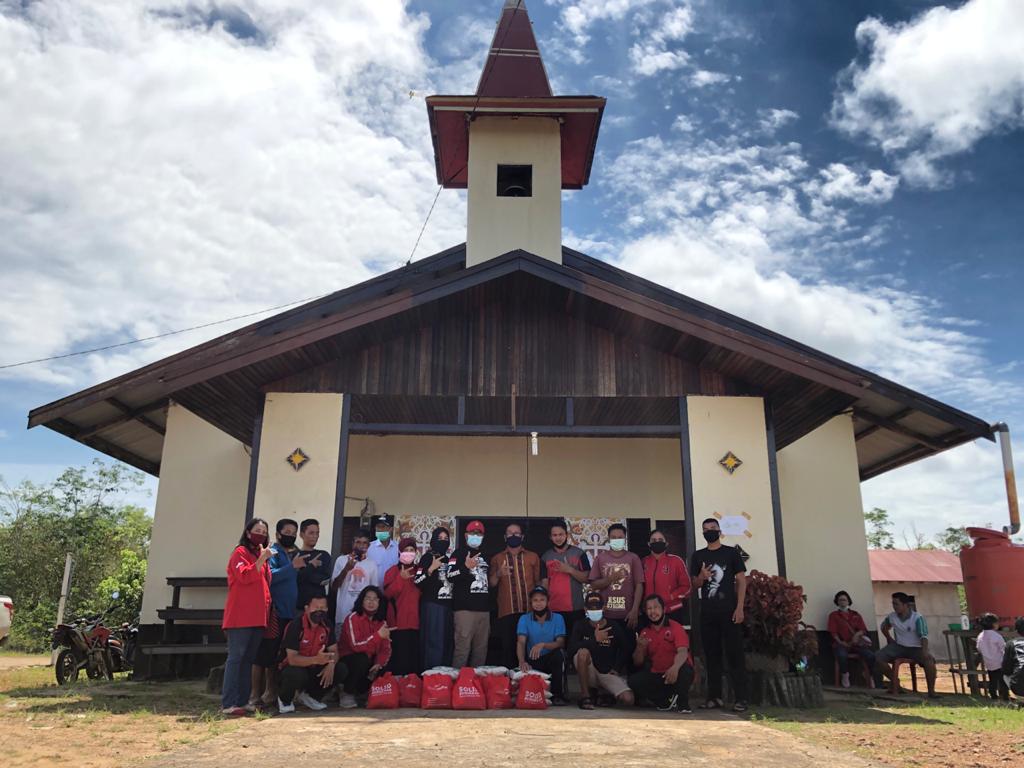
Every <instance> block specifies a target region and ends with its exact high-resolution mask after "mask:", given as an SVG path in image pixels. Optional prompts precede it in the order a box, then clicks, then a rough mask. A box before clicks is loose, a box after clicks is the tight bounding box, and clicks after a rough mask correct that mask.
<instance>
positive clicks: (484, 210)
mask: <svg viewBox="0 0 1024 768" xmlns="http://www.w3.org/2000/svg"><path fill="white" fill-rule="evenodd" d="M604 106H605V100H604V99H603V98H600V97H596V96H554V95H552V93H551V85H550V84H549V82H548V76H547V71H546V70H545V68H544V61H543V60H542V59H541V55H540V51H539V49H538V48H537V40H536V38H535V37H534V34H533V25H532V23H531V22H530V17H529V15H528V13H527V10H526V1H525V0H505V6H504V7H503V8H502V11H501V18H499V20H498V25H497V28H496V29H495V32H494V40H493V41H492V43H491V48H490V50H489V51H488V54H487V62H486V63H485V64H484V69H483V72H482V73H481V75H480V82H479V83H478V85H477V89H476V93H475V94H474V95H471V96H430V97H428V98H427V114H428V116H429V118H430V130H431V135H432V138H433V141H434V162H435V166H436V169H437V180H438V183H439V184H441V185H442V186H443V187H445V188H448V189H466V190H467V191H468V205H467V218H468V221H467V226H466V266H467V267H472V266H475V265H477V264H480V263H482V262H485V261H487V260H489V259H493V258H494V257H496V256H500V255H501V254H503V253H507V252H509V251H513V250H516V249H522V250H524V251H529V252H530V253H533V254H535V255H537V256H541V257H543V258H545V259H550V260H551V261H554V262H557V263H559V264H560V263H561V262H562V190H563V189H582V188H583V185H584V184H586V183H587V182H588V181H589V180H590V166H591V164H592V163H593V159H594V148H595V146H596V144H597V133H598V129H599V127H600V124H601V116H602V114H603V113H604Z"/></svg>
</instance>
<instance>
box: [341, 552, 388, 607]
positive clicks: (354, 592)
mask: <svg viewBox="0 0 1024 768" xmlns="http://www.w3.org/2000/svg"><path fill="white" fill-rule="evenodd" d="M350 557H351V555H341V557H339V558H338V559H337V560H335V561H334V572H333V573H332V574H331V581H334V580H335V579H336V578H338V576H339V575H340V574H341V572H342V571H343V570H345V566H346V565H347V564H348V561H349V558H350ZM377 582H378V579H377V564H376V563H375V562H373V560H370V559H368V558H367V559H364V560H361V561H360V562H358V563H356V564H355V565H354V566H352V570H351V571H349V572H348V576H346V577H345V580H344V581H343V582H341V588H340V589H339V590H338V597H337V603H336V605H337V612H336V613H335V615H334V623H335V624H341V622H343V621H344V620H345V617H346V616H348V615H349V614H350V613H352V608H353V606H355V604H356V598H357V597H359V593H360V592H362V591H363V590H364V589H365V588H366V587H368V586H370V585H371V584H377ZM377 585H378V586H380V585H379V584H377Z"/></svg>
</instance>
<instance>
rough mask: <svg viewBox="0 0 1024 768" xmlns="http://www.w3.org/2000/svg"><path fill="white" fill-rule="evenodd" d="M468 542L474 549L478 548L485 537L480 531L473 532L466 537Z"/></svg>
mask: <svg viewBox="0 0 1024 768" xmlns="http://www.w3.org/2000/svg"><path fill="white" fill-rule="evenodd" d="M466 543H467V544H469V546H471V547H472V548H473V549H476V548H477V547H479V546H480V545H481V544H483V543H484V537H483V536H481V535H480V534H479V533H471V534H469V535H468V536H467V537H466Z"/></svg>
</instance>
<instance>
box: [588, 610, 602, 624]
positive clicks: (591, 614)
mask: <svg viewBox="0 0 1024 768" xmlns="http://www.w3.org/2000/svg"><path fill="white" fill-rule="evenodd" d="M587 618H588V619H590V620H591V621H592V622H594V623H595V624H596V623H597V622H599V621H600V620H601V619H603V618H604V611H600V610H598V611H587Z"/></svg>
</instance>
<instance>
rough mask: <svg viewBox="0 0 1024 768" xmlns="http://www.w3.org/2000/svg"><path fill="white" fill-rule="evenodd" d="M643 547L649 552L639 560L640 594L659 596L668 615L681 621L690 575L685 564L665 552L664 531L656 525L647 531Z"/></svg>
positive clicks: (683, 616) (679, 558)
mask: <svg viewBox="0 0 1024 768" xmlns="http://www.w3.org/2000/svg"><path fill="white" fill-rule="evenodd" d="M647 546H648V547H649V548H650V550H651V554H649V555H648V556H647V557H645V558H644V559H643V564H644V597H650V596H651V595H657V596H658V597H660V598H661V600H662V602H663V603H664V604H665V612H666V613H667V614H668V616H669V618H670V619H672V620H673V621H676V622H678V623H680V624H682V623H683V621H684V620H685V618H686V616H685V614H684V613H683V607H684V605H685V601H686V599H687V597H688V596H689V594H690V574H688V573H687V572H686V563H685V562H684V561H683V559H682V558H681V557H679V556H678V555H673V554H671V553H670V552H668V541H666V540H665V534H663V533H662V532H661V531H659V530H658V529H657V528H655V529H654V530H653V531H651V536H650V538H649V539H648V540H647Z"/></svg>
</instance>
